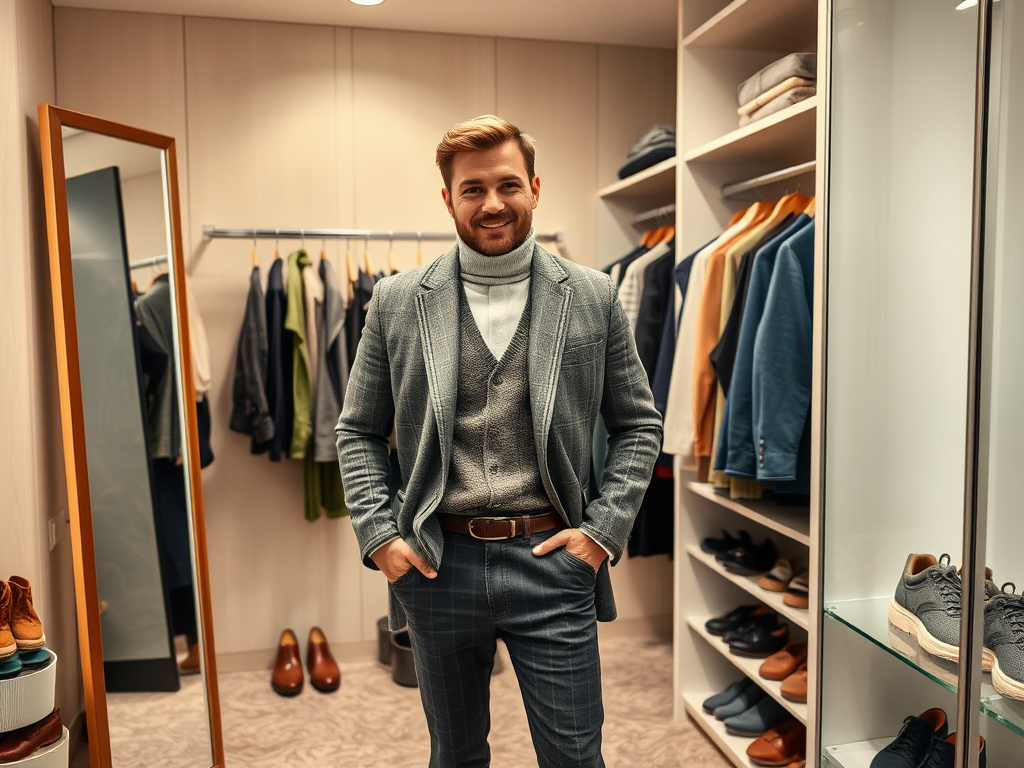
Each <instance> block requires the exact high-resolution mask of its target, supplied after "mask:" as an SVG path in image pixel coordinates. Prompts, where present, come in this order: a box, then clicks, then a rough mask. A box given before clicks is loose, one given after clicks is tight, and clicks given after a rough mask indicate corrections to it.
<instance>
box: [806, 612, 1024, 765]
mask: <svg viewBox="0 0 1024 768" xmlns="http://www.w3.org/2000/svg"><path fill="white" fill-rule="evenodd" d="M891 599H892V598H890V597H888V596H885V597H873V598H867V599H864V600H844V601H841V602H834V603H826V604H825V615H826V616H829V617H831V618H832V619H834V620H836V621H838V622H840V623H841V624H844V625H845V626H847V627H848V628H850V629H852V630H853V631H854V632H856V633H857V634H859V635H861V636H862V637H865V638H867V639H868V640H870V641H871V642H872V643H874V644H875V645H876V646H878V647H879V648H881V649H882V650H884V651H887V652H888V653H891V654H892V655H893V656H895V657H896V658H897V659H899V660H900V661H902V662H903V663H904V664H906V665H907V666H909V667H911V668H912V669H916V670H917V671H918V672H920V673H921V674H922V675H924V676H925V677H927V678H929V679H930V680H932V681H933V682H935V683H938V684H939V685H941V686H942V687H943V688H945V689H946V690H948V691H951V692H953V693H956V691H957V684H958V669H957V663H956V662H954V661H947V660H946V659H940V658H938V657H935V656H932V655H931V654H929V653H926V652H925V651H923V650H922V649H921V647H920V646H919V645H918V643H917V640H916V639H915V638H914V637H913V636H912V635H908V634H906V633H905V632H902V631H900V630H898V629H896V628H895V627H893V626H892V625H891V624H890V623H889V618H888V608H889V601H890V600H891ZM981 711H982V712H984V713H985V714H986V715H988V716H989V717H990V718H992V719H993V720H995V721H996V722H998V723H1000V724H1002V725H1004V726H1005V727H1007V728H1009V729H1010V730H1011V731H1013V732H1014V733H1016V734H1018V735H1019V736H1024V701H1014V700H1013V699H1008V698H1004V697H1002V696H1000V695H999V694H998V693H996V690H995V688H993V687H992V681H991V678H990V677H989V676H987V675H986V676H984V677H983V678H982V683H981ZM841 765H844V766H845V763H842V764H841Z"/></svg>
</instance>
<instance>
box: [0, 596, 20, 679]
mask: <svg viewBox="0 0 1024 768" xmlns="http://www.w3.org/2000/svg"><path fill="white" fill-rule="evenodd" d="M12 602H13V601H12V598H11V588H10V587H9V586H8V585H7V582H6V581H0V661H7V659H10V658H12V657H14V656H17V655H18V643H17V641H16V640H15V639H14V633H12V632H11V605H12Z"/></svg>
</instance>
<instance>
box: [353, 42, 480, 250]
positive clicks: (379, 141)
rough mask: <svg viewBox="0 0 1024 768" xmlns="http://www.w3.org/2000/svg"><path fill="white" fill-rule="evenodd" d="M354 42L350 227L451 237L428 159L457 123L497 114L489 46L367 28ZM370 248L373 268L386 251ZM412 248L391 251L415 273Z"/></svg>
mask: <svg viewBox="0 0 1024 768" xmlns="http://www.w3.org/2000/svg"><path fill="white" fill-rule="evenodd" d="M352 35H353V59H352V60H353V66H354V81H353V106H352V109H353V120H354V124H355V147H356V157H355V174H354V176H353V183H354V185H355V213H356V218H355V222H354V224H355V225H356V226H358V227H362V228H367V229H404V230H429V231H441V232H444V231H454V229H455V228H454V225H453V224H452V221H451V217H450V216H449V215H448V211H447V210H446V209H445V207H444V203H443V202H442V201H441V187H442V186H443V183H442V181H441V176H440V174H439V173H438V170H437V166H436V165H435V164H434V152H435V150H436V148H437V143H438V142H439V141H440V140H441V136H442V135H443V134H444V132H445V131H447V130H448V129H449V128H451V127H452V126H453V125H454V124H455V123H457V122H460V121H462V120H468V119H469V118H472V117H476V116H477V115H482V114H487V113H491V112H493V111H494V107H495V99H494V39H493V38H489V37H488V38H484V37H459V36H454V35H437V34H424V33H415V32H390V31H380V30H366V29H357V30H354V31H353V33H352ZM359 247H360V248H362V246H361V245H360V246H359ZM447 247H448V246H447V245H446V244H441V243H428V244H426V245H425V246H424V249H423V250H424V255H425V257H426V259H427V260H429V259H432V258H433V257H435V256H436V255H438V254H439V253H441V252H443V251H444V250H446V249H447ZM371 249H372V253H373V254H374V264H375V266H380V265H382V264H383V263H384V262H383V259H384V255H385V254H386V253H387V245H386V244H375V245H374V246H371ZM415 250H416V246H415V244H410V243H404V244H403V243H399V244H396V245H395V253H396V256H397V259H398V265H397V266H398V267H399V268H400V269H403V268H408V267H412V266H415Z"/></svg>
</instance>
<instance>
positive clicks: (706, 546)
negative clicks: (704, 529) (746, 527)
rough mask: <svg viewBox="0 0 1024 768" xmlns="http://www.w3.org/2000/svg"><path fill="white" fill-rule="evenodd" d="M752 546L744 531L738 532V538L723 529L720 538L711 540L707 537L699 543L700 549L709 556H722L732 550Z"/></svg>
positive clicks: (748, 536)
mask: <svg viewBox="0 0 1024 768" xmlns="http://www.w3.org/2000/svg"><path fill="white" fill-rule="evenodd" d="M752 546H754V542H753V540H752V539H751V538H750V534H749V533H747V532H746V531H740V534H739V536H733V535H732V534H731V533H729V532H728V531H726V530H724V529H723V530H722V537H721V538H719V539H713V538H711V537H710V536H708V537H707V538H706V539H704V541H702V542H701V543H700V548H701V549H702V550H704V551H705V552H707V553H708V554H709V555H724V554H727V553H729V552H732V551H733V550H734V549H739V548H741V547H752Z"/></svg>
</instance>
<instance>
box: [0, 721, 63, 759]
mask: <svg viewBox="0 0 1024 768" xmlns="http://www.w3.org/2000/svg"><path fill="white" fill-rule="evenodd" d="M63 733H64V728H63V726H62V725H61V722H60V709H55V710H53V712H51V713H50V714H48V715H47V716H46V717H44V718H43V719H42V720H40V721H39V722H38V723H32V725H26V726H25V727H24V728H19V729H18V730H16V731H11V732H10V733H8V734H7V736H6V738H4V739H3V740H2V741H0V763H13V762H17V761H18V760H24V759H25V758H26V757H28V756H29V755H31V754H32V753H33V752H35V751H36V750H37V749H42V748H43V747H45V746H47V745H48V744H53V742H55V741H57V740H58V739H60V737H61V734H63Z"/></svg>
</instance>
